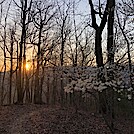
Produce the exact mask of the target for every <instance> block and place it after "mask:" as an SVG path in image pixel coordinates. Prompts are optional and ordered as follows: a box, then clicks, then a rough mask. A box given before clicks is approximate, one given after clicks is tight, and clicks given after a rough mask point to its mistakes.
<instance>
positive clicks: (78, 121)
mask: <svg viewBox="0 0 134 134" xmlns="http://www.w3.org/2000/svg"><path fill="white" fill-rule="evenodd" d="M0 133H1V134H9V133H10V134H110V131H109V129H108V127H107V126H106V124H105V122H104V121H103V119H102V117H101V116H99V115H95V114H91V113H89V112H83V111H79V112H78V113H75V110H74V109H69V108H68V109H61V108H59V107H53V108H50V107H49V108H48V107H45V106H44V105H22V106H6V107H1V108H0Z"/></svg>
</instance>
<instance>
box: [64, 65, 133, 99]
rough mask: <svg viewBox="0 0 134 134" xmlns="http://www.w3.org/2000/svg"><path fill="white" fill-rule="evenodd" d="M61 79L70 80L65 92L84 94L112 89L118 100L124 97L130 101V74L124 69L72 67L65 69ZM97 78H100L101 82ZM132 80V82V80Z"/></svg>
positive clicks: (115, 67)
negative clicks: (80, 92)
mask: <svg viewBox="0 0 134 134" xmlns="http://www.w3.org/2000/svg"><path fill="white" fill-rule="evenodd" d="M63 72H64V73H63V77H67V78H69V79H70V82H69V83H68V84H67V86H66V87H65V88H64V90H65V92H67V93H69V92H74V91H82V92H83V93H86V92H103V91H104V90H108V89H109V88H110V89H113V90H114V91H116V92H117V94H118V96H119V98H117V99H118V100H120V99H121V98H120V97H121V96H123V97H124V96H125V97H126V98H128V100H131V99H132V93H133V88H132V85H131V84H133V81H132V83H131V81H130V77H129V76H130V74H129V71H128V70H127V69H126V68H123V67H119V66H116V65H113V66H111V67H107V66H105V67H104V68H99V69H98V68H95V67H73V68H68V69H67V68H66V69H65V70H64V71H63ZM132 75H133V73H132ZM98 76H101V77H102V80H100V79H99V77H98ZM132 80H134V79H133V78H132Z"/></svg>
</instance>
